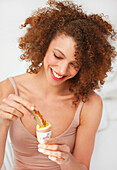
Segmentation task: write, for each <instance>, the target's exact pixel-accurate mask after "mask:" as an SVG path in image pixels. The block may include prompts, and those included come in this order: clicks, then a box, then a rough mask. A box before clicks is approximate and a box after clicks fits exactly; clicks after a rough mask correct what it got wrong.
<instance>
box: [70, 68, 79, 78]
mask: <svg viewBox="0 0 117 170" xmlns="http://www.w3.org/2000/svg"><path fill="white" fill-rule="evenodd" d="M78 71H79V70H75V69H73V70H72V71H71V75H72V76H73V77H74V76H75V75H76V74H77V73H78Z"/></svg>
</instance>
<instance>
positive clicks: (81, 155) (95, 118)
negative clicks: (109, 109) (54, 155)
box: [73, 93, 103, 169]
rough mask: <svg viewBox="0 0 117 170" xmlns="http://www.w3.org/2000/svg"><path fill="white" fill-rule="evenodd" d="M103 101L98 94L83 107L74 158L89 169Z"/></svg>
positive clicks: (94, 94)
mask: <svg viewBox="0 0 117 170" xmlns="http://www.w3.org/2000/svg"><path fill="white" fill-rule="evenodd" d="M102 108H103V104H102V100H101V98H100V96H98V95H97V94H96V93H93V95H92V96H91V97H90V99H89V101H88V102H86V103H85V104H84V106H83V109H82V112H81V115H80V125H79V127H78V131H77V136H76V144H75V148H74V153H73V156H74V157H75V159H76V160H77V161H78V162H79V163H80V164H83V165H85V166H86V167H87V169H89V167H90V160H91V156H92V153H93V149H94V143H95V135H96V132H97V129H98V127H99V123H100V120H101V116H102Z"/></svg>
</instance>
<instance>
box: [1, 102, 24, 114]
mask: <svg viewBox="0 0 117 170" xmlns="http://www.w3.org/2000/svg"><path fill="white" fill-rule="evenodd" d="M0 110H2V111H4V112H7V113H9V114H13V115H14V116H17V117H22V116H23V114H22V113H21V112H20V111H18V110H16V109H15V108H13V107H9V106H8V105H6V104H2V105H0Z"/></svg>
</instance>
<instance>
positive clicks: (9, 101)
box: [3, 99, 31, 117]
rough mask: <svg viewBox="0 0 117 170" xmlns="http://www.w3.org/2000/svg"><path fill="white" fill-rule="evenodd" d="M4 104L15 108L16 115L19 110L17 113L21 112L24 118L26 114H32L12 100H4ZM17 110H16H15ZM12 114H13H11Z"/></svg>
mask: <svg viewBox="0 0 117 170" xmlns="http://www.w3.org/2000/svg"><path fill="white" fill-rule="evenodd" d="M3 102H4V103H5V104H7V105H8V106H10V107H12V108H14V111H13V113H16V112H15V111H16V110H17V112H19V114H21V116H23V115H24V114H27V115H30V114H31V113H30V112H29V111H28V110H27V109H26V108H25V107H24V106H23V105H22V104H20V103H17V102H15V101H13V100H10V99H4V100H3ZM15 109H16V110H15ZM11 113H12V112H11ZM21 116H19V117H21Z"/></svg>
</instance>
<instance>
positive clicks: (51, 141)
mask: <svg viewBox="0 0 117 170" xmlns="http://www.w3.org/2000/svg"><path fill="white" fill-rule="evenodd" d="M44 144H49V145H51V144H59V145H62V144H67V142H66V140H65V139H63V138H50V139H45V140H44Z"/></svg>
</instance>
